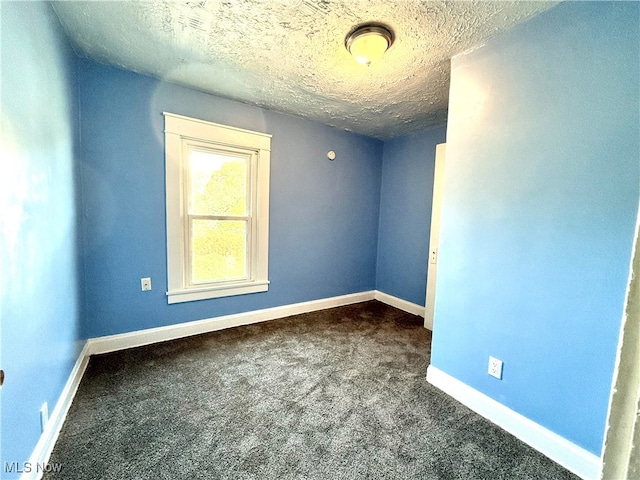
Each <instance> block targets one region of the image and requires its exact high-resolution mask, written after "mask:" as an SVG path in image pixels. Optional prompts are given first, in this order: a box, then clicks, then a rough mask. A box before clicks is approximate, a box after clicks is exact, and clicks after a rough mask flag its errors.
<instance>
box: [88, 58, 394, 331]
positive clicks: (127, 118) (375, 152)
mask: <svg viewBox="0 0 640 480" xmlns="http://www.w3.org/2000/svg"><path fill="white" fill-rule="evenodd" d="M79 79H80V97H81V99H80V105H81V111H82V116H81V118H82V119H81V129H82V155H81V156H82V185H83V191H84V192H85V199H86V200H85V202H84V205H83V213H84V217H85V225H86V228H85V252H86V257H85V261H84V264H85V274H86V277H87V278H90V279H91V282H88V284H87V312H88V313H87V323H86V330H85V334H86V335H87V336H88V337H96V336H101V335H109V334H115V333H122V332H130V331H134V330H139V329H143V328H151V327H158V326H162V325H168V324H175V323H180V322H186V321H190V320H198V319H203V318H211V317H216V316H219V315H226V314H232V313H238V312H244V311H250V310H255V309H261V308H267V307H273V306H278V305H284V304H290V303H296V302H304V301H309V300H314V299H320V298H326V297H332V296H336V295H344V294H349V293H355V292H361V291H366V290H372V289H374V288H375V267H376V252H377V237H378V217H379V205H380V179H381V163H382V142H380V141H378V140H373V139H370V138H367V137H363V136H359V135H355V134H352V133H348V132H344V131H340V130H337V129H334V128H331V127H327V126H324V125H321V124H318V123H314V122H310V121H306V120H303V119H300V118H296V117H292V116H287V115H282V114H278V113H274V112H271V111H268V110H264V109H260V108H256V107H251V106H248V105H245V104H241V103H238V102H234V101H231V100H225V99H222V98H219V97H215V96H212V95H207V94H204V93H200V92H196V91H194V90H190V89H187V88H182V87H179V86H176V85H172V84H169V83H165V82H161V81H158V80H154V79H151V78H147V77H143V76H140V75H137V74H134V73H130V72H125V71H122V70H119V69H114V68H109V67H105V66H102V65H99V64H96V63H93V62H90V61H82V62H81V65H80V69H79ZM163 111H168V112H172V113H176V114H180V115H187V116H191V117H196V118H201V119H204V120H209V121H213V122H218V123H223V124H227V125H232V126H235V127H240V128H245V129H250V130H255V131H259V132H266V133H270V134H272V135H273V139H272V152H271V200H270V202H271V204H270V249H269V277H270V280H271V285H270V287H269V291H268V292H266V293H258V294H251V295H241V296H235V297H227V298H223V299H215V300H203V301H198V302H190V303H184V304H174V305H168V304H167V299H166V296H165V292H166V289H167V280H166V278H167V273H166V239H165V193H164V188H165V185H164V175H165V168H164V134H163V125H164V124H163V121H164V120H163V116H162V112H163ZM329 150H334V151H335V152H336V154H337V158H336V160H335V161H333V162H331V161H329V160H328V159H327V157H326V154H327V152H328V151H329ZM146 276H150V277H152V283H153V290H152V291H151V292H141V291H140V278H141V277H146Z"/></svg>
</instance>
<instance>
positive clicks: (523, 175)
mask: <svg viewBox="0 0 640 480" xmlns="http://www.w3.org/2000/svg"><path fill="white" fill-rule="evenodd" d="M638 9H639V5H638V3H636V2H633V3H624V2H604V3H591V2H567V3H562V4H560V5H559V6H557V7H554V8H553V9H551V10H549V11H547V12H545V13H543V14H541V15H539V16H537V17H535V18H533V19H532V20H531V21H529V22H527V23H525V24H522V25H520V26H518V27H516V28H514V29H512V30H510V31H508V32H506V33H505V34H503V35H501V36H498V37H496V38H494V39H492V40H491V41H489V42H487V44H486V45H484V46H483V47H482V48H480V49H477V50H475V51H473V52H471V53H469V54H466V55H461V56H458V57H456V58H454V60H453V62H452V78H451V95H450V99H451V102H450V107H449V121H448V132H447V162H446V168H445V178H446V179H445V188H444V199H443V219H442V231H441V236H440V239H441V243H440V259H439V270H438V281H437V298H436V305H435V326H434V339H433V355H432V363H433V365H434V366H435V367H437V368H439V369H440V370H443V371H444V372H446V373H448V374H450V375H452V376H453V377H455V378H457V379H459V380H461V381H462V382H464V383H466V384H468V385H470V386H471V387H473V388H475V389H477V390H479V391H480V392H482V393H485V394H486V395H488V396H490V397H492V398H494V399H496V400H498V401H499V402H501V403H503V404H504V405H506V406H507V407H509V408H511V409H513V410H515V411H517V412H519V413H520V414H522V415H524V416H525V417H527V418H530V419H531V420H533V421H534V422H536V423H538V424H540V425H542V426H544V427H547V428H548V429H550V430H552V431H553V432H556V433H557V434H559V435H561V436H563V437H565V438H567V439H569V440H570V441H572V442H574V443H576V444H578V445H580V446H582V447H584V448H586V449H587V450H589V451H590V452H592V453H594V454H596V455H599V454H600V449H601V443H602V439H603V432H604V426H605V420H606V414H607V404H608V400H609V391H610V386H611V380H612V372H613V366H614V361H615V353H616V346H617V341H618V334H619V327H620V321H621V316H622V310H623V303H624V296H625V289H626V286H627V277H628V272H629V262H630V253H631V246H632V241H633V232H634V225H635V221H636V214H637V210H638V199H639V185H640V161H639V152H640V139H639V131H638V125H639V122H640V119H639V109H638V105H639V102H640V98H639V84H638V78H639V71H638V64H639V62H638V58H640V52H639V47H638V45H639V40H640V39H639V32H638V24H639V23H638V19H639V18H638V16H639V13H638ZM489 355H493V356H496V357H498V358H500V359H502V360H503V361H504V379H503V380H502V381H499V380H496V379H494V378H492V377H489V376H488V375H487V373H486V369H487V363H488V357H489Z"/></svg>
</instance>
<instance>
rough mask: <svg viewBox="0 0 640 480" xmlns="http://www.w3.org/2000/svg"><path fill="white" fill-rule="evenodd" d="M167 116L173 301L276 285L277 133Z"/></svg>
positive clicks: (169, 265)
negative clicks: (271, 269) (272, 224)
mask: <svg viewBox="0 0 640 480" xmlns="http://www.w3.org/2000/svg"><path fill="white" fill-rule="evenodd" d="M164 117H165V154H166V156H165V161H166V197H167V271H168V286H169V289H168V292H167V296H168V301H169V303H179V302H188V301H192V300H202V299H207V298H217V297H224V296H230V295H240V294H245V293H256V292H264V291H266V290H268V286H269V280H268V250H269V163H270V151H271V136H270V135H267V134H264V133H257V132H251V131H248V130H241V129H238V128H233V127H227V126H224V125H218V124H215V123H210V122H205V121H202V120H196V119H193V118H188V117H183V116H179V115H174V114H171V113H165V114H164Z"/></svg>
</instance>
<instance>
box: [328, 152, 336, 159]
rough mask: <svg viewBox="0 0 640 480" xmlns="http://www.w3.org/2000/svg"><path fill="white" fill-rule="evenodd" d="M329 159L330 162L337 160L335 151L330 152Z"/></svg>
mask: <svg viewBox="0 0 640 480" xmlns="http://www.w3.org/2000/svg"><path fill="white" fill-rule="evenodd" d="M327 158H328V159H329V160H335V159H336V152H334V151H333V150H330V151H329V152H328V153H327Z"/></svg>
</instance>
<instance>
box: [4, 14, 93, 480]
mask: <svg viewBox="0 0 640 480" xmlns="http://www.w3.org/2000/svg"><path fill="white" fill-rule="evenodd" d="M0 19H1V20H0V21H1V32H2V34H1V37H0V45H1V48H2V52H1V57H2V68H1V72H0V75H1V77H2V90H1V98H0V102H1V106H2V130H1V135H2V137H1V145H2V175H1V176H0V216H1V220H0V225H1V232H2V233H1V235H0V255H1V256H0V275H1V277H0V282H1V283H0V295H1V297H0V305H1V310H0V314H1V324H2V332H1V333H2V340H1V363H2V368H3V369H4V370H5V372H6V381H5V384H4V387H3V388H2V390H1V395H2V399H1V401H2V414H1V422H2V428H1V430H2V436H1V438H2V443H1V449H2V452H1V459H0V461H1V468H2V470H4V465H5V462H10V463H11V462H20V464H22V462H24V461H26V460H27V459H28V458H29V457H30V455H31V453H32V452H33V449H34V447H35V445H36V443H37V441H38V439H39V437H40V414H39V410H40V407H41V406H42V404H43V403H44V402H48V405H49V409H50V411H51V410H53V407H54V406H55V404H56V402H57V400H58V397H59V396H60V393H61V391H62V388H63V387H64V384H65V382H66V380H67V379H68V378H69V374H70V373H71V369H72V367H73V364H74V363H75V360H76V359H77V357H78V354H79V347H80V342H79V339H80V333H79V332H80V318H81V317H82V285H81V282H80V276H79V274H78V271H79V268H78V264H79V263H78V255H79V252H80V249H79V245H78V243H77V237H78V235H79V227H78V222H77V215H76V204H77V203H78V198H77V193H76V188H75V174H76V161H75V151H76V143H77V128H76V121H75V119H76V118H77V102H76V88H75V85H76V82H75V56H74V54H73V53H72V52H71V50H70V49H69V48H68V46H67V44H66V43H65V40H64V36H63V35H62V32H61V29H60V26H59V23H58V20H57V18H56V17H55V15H54V14H53V11H52V9H51V6H50V5H49V4H46V3H40V2H39V3H35V2H25V3H13V2H1V4H0ZM17 476H18V475H17V474H16V473H14V474H5V473H4V472H3V478H13V477H17Z"/></svg>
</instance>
